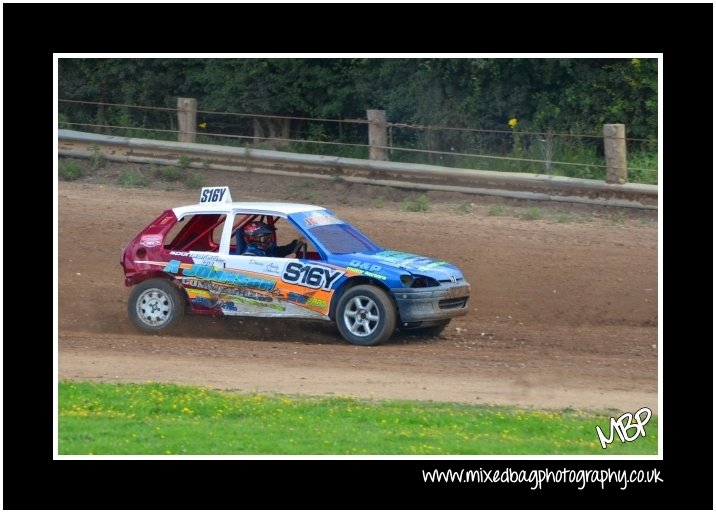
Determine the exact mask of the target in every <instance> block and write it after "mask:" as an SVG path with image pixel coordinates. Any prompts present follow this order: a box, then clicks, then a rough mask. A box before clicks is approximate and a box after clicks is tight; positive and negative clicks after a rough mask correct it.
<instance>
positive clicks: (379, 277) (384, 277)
mask: <svg viewBox="0 0 716 513" xmlns="http://www.w3.org/2000/svg"><path fill="white" fill-rule="evenodd" d="M346 270H347V271H351V272H354V273H357V274H362V275H363V276H368V277H369V278H375V279H376V280H383V281H385V280H387V279H388V277H387V276H383V275H382V274H377V273H372V272H370V271H364V270H363V269H356V268H355V267H348V268H346Z"/></svg>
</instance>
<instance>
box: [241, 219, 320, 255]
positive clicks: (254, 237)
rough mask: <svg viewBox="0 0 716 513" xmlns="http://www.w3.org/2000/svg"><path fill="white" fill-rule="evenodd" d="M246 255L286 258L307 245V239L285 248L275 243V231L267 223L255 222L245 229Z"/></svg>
mask: <svg viewBox="0 0 716 513" xmlns="http://www.w3.org/2000/svg"><path fill="white" fill-rule="evenodd" d="M244 242H246V250H244V252H243V254H244V255H254V256H269V257H285V256H286V255H289V254H291V253H295V252H296V250H297V249H298V248H299V247H300V246H301V245H305V244H306V238H305V237H299V238H298V239H294V240H292V241H291V242H289V243H288V244H286V245H285V246H277V245H276V243H275V242H274V241H273V230H272V229H271V228H269V226H268V225H267V224H266V223H260V222H254V223H249V224H247V225H246V226H245V227H244Z"/></svg>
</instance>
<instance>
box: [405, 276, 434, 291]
mask: <svg viewBox="0 0 716 513" xmlns="http://www.w3.org/2000/svg"><path fill="white" fill-rule="evenodd" d="M400 282H401V283H402V284H403V286H404V287H405V288H413V289H416V288H423V287H439V286H440V283H439V282H438V280H436V279H435V278H431V277H430V276H420V275H417V274H415V275H413V274H402V275H401V276H400Z"/></svg>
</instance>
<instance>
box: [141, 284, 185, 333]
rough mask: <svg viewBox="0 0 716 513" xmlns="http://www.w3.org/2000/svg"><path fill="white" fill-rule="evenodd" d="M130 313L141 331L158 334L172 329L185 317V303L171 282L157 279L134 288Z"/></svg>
mask: <svg viewBox="0 0 716 513" xmlns="http://www.w3.org/2000/svg"><path fill="white" fill-rule="evenodd" d="M128 311H129V317H130V318H131V319H132V322H134V324H135V325H136V326H137V327H138V328H139V329H141V330H142V331H146V332H149V333H156V332H158V331H162V330H166V329H169V328H171V327H172V326H174V325H175V324H176V323H177V322H178V321H179V320H180V319H181V318H182V317H183V316H184V301H183V298H182V297H181V294H180V293H179V290H178V289H177V288H176V287H175V286H174V285H172V284H171V283H170V282H169V281H167V280H164V279H161V278H155V279H151V280H146V281H143V282H142V283H140V284H139V285H137V286H135V287H134V290H132V293H131V294H130V295H129V304H128Z"/></svg>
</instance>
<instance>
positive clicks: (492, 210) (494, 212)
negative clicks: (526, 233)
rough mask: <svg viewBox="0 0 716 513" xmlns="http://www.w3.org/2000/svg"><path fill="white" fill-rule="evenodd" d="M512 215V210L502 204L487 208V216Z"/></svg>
mask: <svg viewBox="0 0 716 513" xmlns="http://www.w3.org/2000/svg"><path fill="white" fill-rule="evenodd" d="M511 213H512V210H511V209H510V208H509V207H507V206H505V205H502V204H500V203H496V204H494V205H490V206H489V207H488V208H487V215H488V216H509V215H510V214H511Z"/></svg>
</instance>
